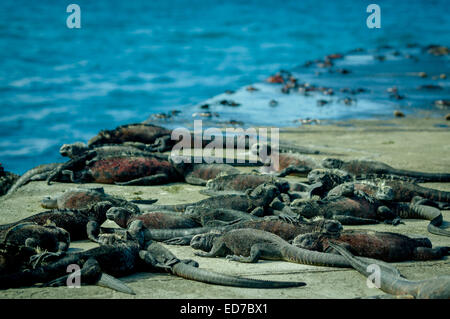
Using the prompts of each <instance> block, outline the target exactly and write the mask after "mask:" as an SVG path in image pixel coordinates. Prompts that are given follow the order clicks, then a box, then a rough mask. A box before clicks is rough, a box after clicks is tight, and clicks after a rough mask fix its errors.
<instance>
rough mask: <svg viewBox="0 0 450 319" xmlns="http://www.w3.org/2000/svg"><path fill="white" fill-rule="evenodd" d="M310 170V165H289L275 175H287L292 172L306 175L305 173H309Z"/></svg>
mask: <svg viewBox="0 0 450 319" xmlns="http://www.w3.org/2000/svg"><path fill="white" fill-rule="evenodd" d="M310 171H311V169H310V168H308V167H300V166H288V167H286V168H285V169H283V170H281V171H280V172H278V173H276V174H275V176H277V177H285V176H287V175H291V174H301V175H305V174H308V173H309V172H310Z"/></svg>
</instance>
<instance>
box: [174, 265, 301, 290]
mask: <svg viewBox="0 0 450 319" xmlns="http://www.w3.org/2000/svg"><path fill="white" fill-rule="evenodd" d="M171 271H172V273H173V274H174V275H177V276H179V277H183V278H186V279H191V280H195V281H200V282H204V283H208V284H213V285H221V286H232V287H243V288H260V289H261V288H288V287H301V286H305V285H306V284H305V283H304V282H288V281H270V280H259V279H249V278H241V277H236V276H230V275H225V274H220V273H216V272H212V271H208V270H205V269H200V268H196V267H193V266H191V265H187V264H184V263H182V262H179V263H177V264H175V265H174V266H172V269H171Z"/></svg>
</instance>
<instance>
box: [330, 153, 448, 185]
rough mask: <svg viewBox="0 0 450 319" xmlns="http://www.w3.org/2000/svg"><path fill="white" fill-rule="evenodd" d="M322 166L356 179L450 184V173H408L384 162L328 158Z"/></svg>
mask: <svg viewBox="0 0 450 319" xmlns="http://www.w3.org/2000/svg"><path fill="white" fill-rule="evenodd" d="M322 166H323V167H325V168H335V169H340V170H343V171H346V172H348V173H350V174H352V175H353V176H355V177H361V178H367V177H372V178H374V177H381V178H383V177H387V178H389V176H392V175H394V176H404V177H408V178H411V179H416V180H419V181H422V182H449V181H450V173H424V172H416V171H408V170H403V169H397V168H393V167H392V166H389V165H387V164H385V163H382V162H377V161H365V160H350V161H343V160H340V159H337V158H326V159H324V160H323V161H322Z"/></svg>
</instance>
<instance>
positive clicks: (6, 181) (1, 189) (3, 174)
mask: <svg viewBox="0 0 450 319" xmlns="http://www.w3.org/2000/svg"><path fill="white" fill-rule="evenodd" d="M19 178H20V176H19V175H17V174H14V173H11V172H7V171H5V169H4V168H3V166H2V163H0V196H3V195H5V194H6V193H7V192H8V190H9V189H10V188H11V187H12V185H13V184H14V183H15V182H16V181H17V180H18V179H19Z"/></svg>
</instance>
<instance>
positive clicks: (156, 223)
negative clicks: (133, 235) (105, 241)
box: [106, 207, 200, 229]
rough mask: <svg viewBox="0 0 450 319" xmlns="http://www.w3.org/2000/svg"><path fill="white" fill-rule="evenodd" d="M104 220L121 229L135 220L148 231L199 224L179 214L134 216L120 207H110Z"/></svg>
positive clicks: (153, 213)
mask: <svg viewBox="0 0 450 319" xmlns="http://www.w3.org/2000/svg"><path fill="white" fill-rule="evenodd" d="M106 218H107V219H109V220H112V221H114V222H115V223H116V224H117V225H119V226H120V227H122V228H128V226H129V225H130V224H131V223H132V222H133V221H135V220H140V221H142V223H143V225H144V227H145V228H150V229H179V228H194V227H199V226H200V224H199V223H197V222H195V221H194V220H193V219H192V218H190V217H189V216H184V214H180V213H175V212H173V213H169V212H149V213H144V214H135V213H133V212H131V211H130V210H128V209H125V208H121V207H111V208H110V209H109V210H108V211H107V212H106Z"/></svg>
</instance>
